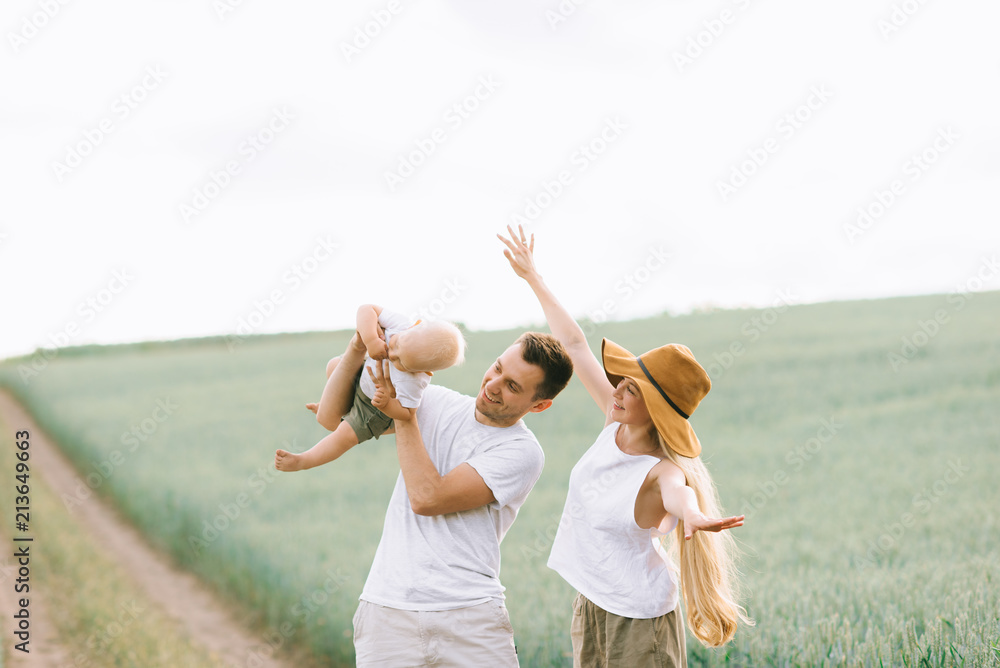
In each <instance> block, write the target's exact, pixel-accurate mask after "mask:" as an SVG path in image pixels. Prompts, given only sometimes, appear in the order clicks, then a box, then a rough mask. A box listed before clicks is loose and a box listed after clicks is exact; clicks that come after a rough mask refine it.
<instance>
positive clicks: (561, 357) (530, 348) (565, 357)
mask: <svg viewBox="0 0 1000 668" xmlns="http://www.w3.org/2000/svg"><path fill="white" fill-rule="evenodd" d="M515 343H519V344H521V359H523V360H524V361H525V362H527V363H528V364H534V365H535V366H537V367H539V368H541V370H542V372H543V373H544V378H543V380H542V382H540V383H539V384H538V387H536V388H535V397H534V400H535V401H538V400H541V399H554V398H555V397H556V395H557V394H559V393H560V392H562V391H563V389H564V388H565V387H566V385H568V384H569V379H570V378H572V377H573V362H572V360H570V358H569V353H567V352H566V349H565V348H563V345H562V344H561V343H559V340H558V339H557V338H556V337H554V336H552V335H551V334H542V333H541V332H525V333H524V334H522V335H521V336H519V337H518V338H517V341H515Z"/></svg>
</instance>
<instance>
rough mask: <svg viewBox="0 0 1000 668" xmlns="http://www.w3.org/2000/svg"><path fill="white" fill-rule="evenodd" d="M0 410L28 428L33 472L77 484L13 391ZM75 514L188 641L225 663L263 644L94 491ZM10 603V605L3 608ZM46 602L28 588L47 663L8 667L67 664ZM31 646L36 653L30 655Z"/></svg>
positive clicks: (274, 667)
mask: <svg viewBox="0 0 1000 668" xmlns="http://www.w3.org/2000/svg"><path fill="white" fill-rule="evenodd" d="M0 415H2V416H3V420H4V422H6V424H7V425H8V426H9V428H10V429H28V430H30V431H31V459H32V461H33V462H34V466H33V467H32V471H33V472H34V471H37V472H38V473H39V474H40V476H41V478H42V479H43V480H45V482H46V484H48V486H49V487H50V488H52V490H54V491H55V492H56V493H57V494H58V493H60V490H70V489H73V488H74V487H75V486H76V483H77V474H76V471H75V470H74V468H73V466H72V465H71V464H70V463H69V462H68V461H67V460H66V458H65V457H63V455H62V453H61V452H60V451H59V450H58V449H57V448H56V447H55V446H54V445H53V443H52V441H51V440H50V439H49V438H48V436H47V435H46V434H45V432H43V431H42V430H41V428H39V426H38V424H36V423H35V421H34V420H33V419H32V418H31V416H30V415H28V413H27V411H25V410H24V408H23V407H22V406H21V405H20V404H19V403H18V402H17V401H16V400H15V399H14V398H13V397H12V396H11V395H9V394H8V393H7V392H2V391H0ZM74 516H75V517H76V519H77V521H78V522H79V524H80V525H81V526H82V527H83V528H84V529H85V530H86V531H88V532H89V533H90V534H91V535H92V536H93V537H94V538H95V539H96V541H97V543H98V544H99V545H101V546H102V547H103V548H104V550H105V551H106V553H107V554H108V556H109V557H110V558H111V559H112V560H113V561H114V562H117V563H118V564H119V566H121V568H122V569H123V570H124V571H125V572H126V573H127V574H128V575H129V576H130V577H131V578H132V579H133V580H135V581H136V582H137V583H138V584H139V586H140V587H142V589H143V590H145V592H146V594H147V595H148V596H149V598H150V600H152V601H153V602H154V603H156V604H157V605H159V606H160V607H161V608H162V609H163V611H164V612H165V613H166V615H167V616H169V617H171V618H173V619H175V620H176V621H177V622H178V624H179V625H180V626H181V628H183V629H185V631H186V632H187V633H188V635H189V636H190V638H191V640H192V641H193V642H195V643H196V644H200V645H202V646H204V647H205V648H206V651H207V652H209V653H211V654H214V655H215V656H216V657H218V658H219V659H220V660H221V661H222V662H224V663H225V664H227V665H234V666H243V665H245V664H246V663H247V659H248V656H249V651H250V649H251V648H254V647H259V646H262V645H264V644H265V643H264V640H263V638H261V637H259V636H255V635H253V634H252V633H251V632H249V631H248V630H246V629H245V628H244V627H243V626H242V625H241V624H239V623H238V622H237V621H236V620H234V619H233V616H232V614H231V613H230V612H229V611H228V610H227V609H226V608H225V607H224V606H223V605H222V604H221V603H220V602H219V601H217V600H216V599H215V597H214V596H213V595H212V594H211V593H210V592H209V591H208V589H207V588H206V587H205V586H204V585H203V584H202V583H201V582H200V581H198V580H197V579H196V578H195V577H194V576H193V575H191V574H190V573H186V572H183V571H181V570H178V569H177V568H176V567H175V566H173V565H172V564H171V563H170V562H169V561H168V560H167V559H166V558H164V557H163V556H162V555H161V554H160V553H159V552H157V551H156V550H154V549H153V548H151V547H150V546H149V545H148V544H147V543H146V542H145V540H144V539H143V538H142V536H141V535H140V534H139V532H138V531H137V530H136V529H134V528H133V527H132V526H131V525H129V524H128V523H127V522H126V521H125V520H124V519H123V518H122V517H121V516H120V515H119V514H118V513H117V512H116V511H115V510H114V509H113V508H111V507H109V506H108V505H106V504H105V503H103V502H102V501H101V500H99V499H98V498H97V496H96V495H92V496H90V497H89V498H88V499H87V500H86V501H83V502H82V503H81V504H80V505H78V506H75V507H74ZM5 544H7V543H5ZM5 563H7V562H5V561H4V560H3V559H2V558H0V566H2V565H3V564H5ZM0 572H2V571H0ZM8 584H9V583H8V582H4V583H3V584H2V585H0V588H2V589H3V592H2V593H0V611H2V614H3V618H4V619H10V617H9V616H8V610H9V611H10V613H9V614H11V615H12V614H13V588H12V587H9V586H7V585H8ZM8 590H9V591H8ZM5 595H6V596H5ZM7 599H10V600H9V601H8V600H7ZM8 605H9V606H10V607H7V606H8ZM44 605H45V600H44V597H40V596H39V595H38V594H36V593H34V592H32V597H31V607H32V611H33V612H32V619H33V621H32V629H37V630H38V635H35V631H34V630H33V632H32V643H31V647H32V649H33V650H34V651H33V652H32V658H31V659H30V660H31V661H36V660H37V659H38V658H39V657H40V656H41V654H42V652H41V649H42V648H43V647H45V646H49V647H52V648H53V652H54V654H53V657H52V659H50V662H49V663H44V662H40V663H35V662H33V663H23V664H22V663H17V662H13V663H11V664H10V668H21V667H22V666H25V667H27V666H31V667H34V666H44V667H45V668H48V667H49V666H52V667H53V668H55V667H56V666H61V665H65V664H66V663H67V660H66V659H65V658H63V656H62V655H61V650H60V649H59V648H58V646H57V643H56V642H53V641H54V640H55V639H54V637H53V636H52V633H51V627H50V626H49V625H48V624H47V622H46V621H44V618H43V608H44ZM36 624H37V626H36ZM46 628H48V629H49V630H50V634H49V636H48V637H47V638H46V637H45V636H44V635H42V633H43V631H44V630H45V629H46ZM35 651H38V652H39V657H35V656H34V655H35ZM15 654H20V652H15ZM15 658H17V657H15ZM253 665H254V666H255V667H259V668H291V666H290V664H287V663H283V662H280V661H277V660H274V659H268V658H265V656H261V655H256V659H255V660H254V661H253Z"/></svg>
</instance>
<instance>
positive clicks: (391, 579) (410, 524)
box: [361, 385, 545, 610]
mask: <svg viewBox="0 0 1000 668" xmlns="http://www.w3.org/2000/svg"><path fill="white" fill-rule="evenodd" d="M475 406H476V401H475V399H474V398H472V397H467V396H465V395H463V394H459V393H458V392H455V391H453V390H449V389H448V388H445V387H440V386H437V385H431V386H430V387H428V388H427V391H426V392H425V393H424V398H423V401H421V403H420V407H419V408H418V409H417V424H418V425H419V427H420V434H421V436H422V438H423V442H424V445H425V447H426V448H427V453H428V454H429V455H430V458H431V461H432V462H433V463H434V466H435V467H436V468H437V470H438V473H440V474H441V475H446V474H447V473H448V472H449V471H451V470H452V469H453V468H455V467H456V466H458V465H460V464H462V463H463V462H467V463H468V464H469V465H470V466H472V468H474V469H475V470H476V471H477V472H478V473H479V475H480V476H482V478H483V480H484V481H485V482H486V484H487V486H489V488H490V490H491V491H492V492H493V495H494V496H495V497H496V501H495V502H493V503H490V504H488V505H485V506H480V507H479V508H473V509H472V510H465V511H462V512H458V513H449V514H447V515H435V516H430V517H427V516H423V515H417V514H416V513H414V512H413V510H412V509H411V508H410V500H409V497H408V496H407V494H406V485H405V483H404V482H403V474H402V473H400V474H399V478H398V479H397V480H396V487H395V489H394V490H393V492H392V498H391V499H390V500H389V508H388V510H387V511H386V514H385V525H384V527H383V529H382V539H381V541H379V545H378V550H377V551H376V552H375V560H374V561H373V563H372V568H371V571H370V572H369V574H368V580H367V581H366V582H365V588H364V590H363V591H362V592H361V600H363V601H368V602H370V603H374V604H376V605H383V606H386V607H390V608H397V609H399V610H452V609H454V608H464V607H468V606H473V605H479V604H480V603H485V602H487V601H489V600H490V599H498V600H503V598H504V595H503V591H504V588H503V586H502V585H501V584H500V541H501V540H503V537H504V535H505V534H506V533H507V530H508V529H509V528H510V526H511V525H512V524H513V523H514V519H515V518H516V517H517V511H518V509H519V508H520V507H521V504H523V503H524V500H525V499H526V498H527V497H528V492H530V491H531V488H532V487H534V485H535V483H536V482H537V481H538V478H539V476H540V475H541V473H542V466H543V465H544V463H545V456H544V454H543V453H542V448H541V446H540V445H539V444H538V440H537V439H536V438H535V435H534V434H533V433H531V430H530V429H528V427H527V426H525V424H524V422H522V421H518V422H517V423H516V424H514V425H512V426H510V427H490V426H487V425H484V424H480V423H479V422H478V421H477V420H476V416H475Z"/></svg>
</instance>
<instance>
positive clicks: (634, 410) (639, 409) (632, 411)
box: [611, 378, 652, 425]
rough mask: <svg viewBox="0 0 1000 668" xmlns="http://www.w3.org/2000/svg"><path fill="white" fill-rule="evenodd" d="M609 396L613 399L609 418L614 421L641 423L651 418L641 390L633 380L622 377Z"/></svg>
mask: <svg viewBox="0 0 1000 668" xmlns="http://www.w3.org/2000/svg"><path fill="white" fill-rule="evenodd" d="M611 396H612V397H613V398H614V400H615V402H614V404H613V405H612V406H611V419H612V420H614V421H615V422H621V423H622V424H633V425H641V424H645V423H647V422H650V421H651V420H652V418H650V417H649V411H648V410H647V409H646V402H644V401H643V400H642V391H641V390H640V389H639V385H638V384H637V383H636V382H635V381H634V380H630V379H628V378H622V379H621V381H620V382H619V383H618V387H616V388H615V391H614V392H612V393H611Z"/></svg>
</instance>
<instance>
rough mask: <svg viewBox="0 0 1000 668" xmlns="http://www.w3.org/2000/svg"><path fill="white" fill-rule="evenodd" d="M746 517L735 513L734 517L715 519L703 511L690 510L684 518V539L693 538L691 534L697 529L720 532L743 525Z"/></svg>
mask: <svg viewBox="0 0 1000 668" xmlns="http://www.w3.org/2000/svg"><path fill="white" fill-rule="evenodd" d="M744 519H746V515H734V516H733V517H726V518H723V519H715V518H712V517H706V516H705V515H704V514H702V513H701V512H697V511H696V512H689V513H686V517H685V518H684V539H685V540H691V536H693V535H694V534H695V532H696V531H714V532H719V531H725V530H726V529H735V528H736V527H741V526H743V520H744Z"/></svg>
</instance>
